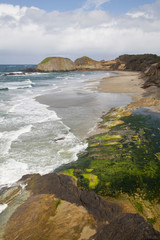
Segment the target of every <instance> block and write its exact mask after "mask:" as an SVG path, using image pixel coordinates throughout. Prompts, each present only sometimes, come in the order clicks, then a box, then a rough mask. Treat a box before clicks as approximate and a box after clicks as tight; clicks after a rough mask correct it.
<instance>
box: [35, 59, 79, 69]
mask: <svg viewBox="0 0 160 240" xmlns="http://www.w3.org/2000/svg"><path fill="white" fill-rule="evenodd" d="M36 69H37V70H38V71H42V72H58V71H73V70H75V65H74V63H73V62H72V61H71V60H70V59H69V58H62V57H49V58H46V59H44V60H43V61H42V62H41V63H40V64H38V66H37V68H36Z"/></svg>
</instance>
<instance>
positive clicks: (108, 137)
mask: <svg viewBox="0 0 160 240" xmlns="http://www.w3.org/2000/svg"><path fill="white" fill-rule="evenodd" d="M121 138H122V136H121V135H109V134H99V135H98V136H96V140H102V141H109V140H112V139H121Z"/></svg>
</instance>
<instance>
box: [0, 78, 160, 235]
mask: <svg viewBox="0 0 160 240" xmlns="http://www.w3.org/2000/svg"><path fill="white" fill-rule="evenodd" d="M124 76H125V77H124ZM131 77H133V75H131V76H130V75H129V74H128V75H127V73H126V75H125V74H123V73H122V74H121V75H120V76H115V77H109V78H104V79H101V80H100V82H99V85H98V88H97V91H102V92H104V91H105V92H106V93H107V90H108V88H107V86H109V87H110V89H111V90H112V91H116V89H115V87H114V86H115V84H117V85H116V86H117V87H118V86H119V92H118V93H123V91H124V89H123V87H122V86H123V84H124V82H126V85H127V84H128V85H127V86H128V88H129V87H131V86H132V89H131V91H134V92H130V93H128V94H133V95H132V96H133V99H134V98H135V99H136V98H140V97H141V99H140V100H138V101H135V102H133V101H131V103H130V104H126V105H125V106H123V107H122V106H120V107H116V108H112V109H110V110H109V111H108V113H105V115H104V116H101V119H102V122H101V123H100V124H99V123H97V129H103V130H104V134H100V135H98V136H97V135H95V134H97V132H96V133H93V134H92V137H91V138H89V139H87V141H88V148H87V149H86V151H85V152H84V153H82V154H81V155H79V157H78V160H77V161H76V162H71V163H70V164H69V165H68V166H67V165H64V166H62V165H61V166H62V169H61V170H59V171H57V173H48V174H46V175H43V176H40V175H39V174H31V175H30V174H28V175H25V176H23V177H22V178H21V179H20V180H19V181H18V182H17V185H14V186H12V187H11V188H10V189H9V190H7V189H4V191H2V197H1V203H8V207H7V208H6V210H5V211H3V213H2V215H1V216H0V220H1V218H2V220H1V221H2V224H3V225H2V226H3V229H4V230H5V236H8V235H9V234H10V233H11V234H12V235H13V233H14V236H17V235H18V234H23V236H24V234H26V235H25V236H26V238H27V237H28V229H29V230H30V229H32V224H33V226H35V225H36V227H37V226H39V227H38V229H42V233H45V231H46V228H45V224H43V225H40V223H41V222H40V221H39V219H45V221H44V223H47V228H48V227H49V229H50V232H53V235H55V236H56V234H57V233H58V234H59V230H58V232H56V231H55V230H54V228H53V224H55V223H56V224H55V226H58V228H59V229H60V233H61V232H63V229H64V233H63V234H61V236H62V235H64V234H66V232H70V229H71V231H72V233H73V229H75V224H77V225H76V226H79V224H80V223H81V222H82V224H83V226H82V229H83V228H84V229H85V231H84V232H83V231H82V232H83V233H84V234H85V236H86V226H87V233H88V234H90V235H89V236H88V238H87V239H89V237H91V236H93V235H94V234H95V233H96V234H99V229H98V228H97V225H98V226H100V227H103V228H102V229H105V228H107V227H108V228H109V230H110V229H111V230H112V231H113V232H117V231H118V229H117V227H116V228H113V227H114V222H115V221H118V224H121V225H120V226H123V228H124V227H125V228H124V233H125V232H127V231H129V230H128V229H129V228H128V226H127V222H129V223H130V224H131V225H132V228H133V229H135V230H134V231H139V232H140V233H141V231H143V232H146V229H147V234H148V232H151V233H152V236H153V237H155V236H158V237H157V238H155V239H159V236H160V233H159V232H156V231H155V230H154V228H153V226H152V225H151V224H150V223H152V224H153V225H154V227H155V229H156V230H158V231H159V230H160V228H159V226H160V225H159V224H160V218H159V211H158V213H156V211H157V209H158V208H159V205H156V204H153V205H151V203H150V202H149V200H148V199H147V200H144V199H143V197H142V198H141V196H140V197H139V196H138V194H139V192H138V193H137V192H136V189H133V190H135V194H136V195H135V196H136V197H135V196H134V195H133V196H132V195H127V194H128V188H127V186H128V184H127V182H126V179H128V175H127V174H130V171H131V174H130V175H129V177H130V178H131V179H132V174H135V177H136V176H137V175H136V173H137V169H136V167H135V166H136V162H135V164H133V163H132V161H130V159H131V158H130V156H131V157H132V156H135V155H134V154H135V153H137V151H139V154H138V155H136V158H137V159H139V161H140V163H141V160H142V159H141V156H140V153H141V150H144V149H143V147H144V146H145V145H146V140H148V141H149V140H150V139H151V137H149V138H148V139H145V134H146V130H147V129H146V128H145V126H144V129H143V131H142V128H140V130H139V131H135V130H134V128H133V129H132V128H131V124H135V126H138V128H137V129H139V124H142V119H139V122H138V120H137V119H135V120H134V121H133V119H132V122H131V123H130V121H129V124H128V123H127V122H125V121H124V119H123V117H127V118H128V120H129V119H130V118H132V110H136V109H140V108H141V107H150V106H157V105H158V106H159V102H158V101H157V100H155V99H152V98H145V97H142V96H143V93H145V92H146V91H144V90H143V89H142V90H143V91H141V88H140V86H141V85H140V84H139V83H140V82H139V81H140V80H139V78H138V73H137V74H135V75H134V77H135V78H134V79H135V80H133V81H132V79H131ZM112 81H113V82H112ZM96 82H97V80H96ZM122 82H123V84H121V83H122ZM101 84H102V85H103V86H102V85H101ZM126 89H127V87H126ZM138 89H139V90H138ZM111 90H110V91H111ZM135 90H136V92H135ZM105 92H104V93H105ZM113 93H115V92H113ZM126 94H127V93H126ZM137 123H138V125H137ZM98 124H99V126H98ZM147 124H148V123H147ZM123 125H124V126H123ZM146 126H148V125H146ZM98 127H99V128H98ZM100 127H102V128H100ZM142 127H143V126H142ZM129 128H130V129H129ZM144 130H145V131H144ZM98 133H99V132H98ZM93 135H94V136H93ZM152 138H153V136H152ZM157 138H158V135H157ZM153 140H154V141H155V143H156V141H157V139H156V138H155V139H153ZM130 143H132V144H134V146H132V144H130ZM151 144H152V142H148V145H146V149H145V154H147V153H148V151H149V150H150V146H151ZM147 146H149V147H147ZM139 149H140V150H139ZM151 152H152V148H151ZM120 154H121V156H122V158H121V156H120ZM146 156H147V155H146ZM142 157H143V156H142ZM152 157H154V158H155V157H156V154H153V156H152ZM152 157H151V163H152ZM157 157H159V155H158V153H157ZM144 159H145V158H144ZM133 162H134V161H133ZM78 164H79V165H78ZM113 164H114V165H113ZM127 164H128V165H127ZM134 165H135V166H134ZM128 166H129V167H128ZM63 167H64V169H63ZM153 167H154V165H153ZM134 168H135V169H134ZM137 168H138V165H137ZM108 169H109V170H108ZM119 169H120V170H121V171H120V170H119ZM132 169H133V170H134V171H132ZM124 170H125V171H124ZM151 170H152V169H151ZM155 170H156V167H155ZM116 171H117V172H116ZM146 171H147V169H146ZM107 172H108V173H109V174H108V176H107ZM114 173H115V174H114ZM120 173H123V175H124V184H123V182H121V178H120V179H119V178H118V176H119V174H120ZM142 173H143V172H142ZM110 175H111V177H110ZM123 175H122V177H123ZM133 176H134V175H133ZM142 176H143V175H142ZM112 178H113V180H114V178H115V182H114V181H113V182H112ZM116 179H117V180H116ZM133 180H134V179H133ZM117 182H118V185H120V192H121V194H122V193H123V191H124V195H123V194H122V196H120V198H119V197H114V196H116V195H114V194H115V192H114V188H113V189H112V185H111V184H113V186H114V187H115V189H116V190H115V191H119V189H117V188H116V187H117ZM53 183H54V184H53ZM114 183H115V185H114ZM129 183H130V182H129ZM121 187H123V191H121ZM130 187H131V186H129V189H130ZM151 187H152V186H151ZM112 190H113V193H112ZM142 190H143V188H142ZM107 191H108V193H109V195H110V193H111V194H113V196H112V195H110V196H108V195H107ZM125 191H126V192H125ZM133 192H134V191H133ZM129 193H130V192H129ZM117 196H118V195H117ZM14 199H15V200H14ZM15 202H16V206H15ZM17 202H18V203H17ZM19 202H20V203H19ZM148 206H149V207H148ZM3 207H4V204H3ZM51 209H52V211H51ZM95 209H96V210H95ZM10 212H12V213H13V215H12V217H11V216H10V214H9V213H10ZM87 214H89V216H88V215H87ZM35 215H36V216H38V217H37V219H36V221H35V220H34V221H33V219H34V218H35ZM140 215H141V216H140ZM17 216H18V220H19V219H20V220H19V221H17ZM68 216H70V218H71V220H73V221H74V224H73V222H72V221H71V220H70V222H71V224H70V225H69V227H68V225H66V221H67V220H68ZM77 216H78V217H79V218H77ZM80 216H82V217H83V218H82V219H81V218H80ZM84 216H85V217H86V216H87V217H86V218H85V219H86V220H85V221H86V222H85V224H84ZM5 219H7V221H6V222H5ZM57 219H58V221H57ZM123 219H125V221H124V222H123V221H122V220H123ZM132 219H134V221H133V222H132ZM144 219H145V220H144ZM146 220H147V221H146ZM49 221H50V222H51V223H52V224H50V225H49V224H48V222H49ZM19 222H24V225H23V226H22V227H21V226H20V228H19ZM33 222H34V223H33ZM28 223H31V224H28ZM64 223H65V224H64ZM112 224H113V226H112ZM142 224H143V226H144V225H145V228H144V229H141V227H139V226H141V225H142ZM73 225H74V228H73ZM6 226H7V227H6ZM17 226H18V227H17ZM26 226H27V227H26ZM42 226H44V227H42ZM62 226H65V227H62ZM6 229H7V231H6ZM8 229H9V230H8ZM17 229H18V230H17ZM22 229H23V232H22ZM35 229H36V232H34V231H33V234H37V228H35ZM76 229H77V228H76ZM54 231H55V232H54ZM1 232H2V234H4V231H2V230H1V231H0V237H1ZM42 233H41V232H40V233H39V232H38V234H39V236H41V235H42ZM101 233H102V231H101ZM129 234H130V236H132V232H131V233H129ZM141 235H142V234H141ZM21 236H22V235H20V238H18V239H22V237H21ZM36 236H37V235H36ZM128 236H129V235H128ZM59 239H61V238H59ZM77 239H78V238H77ZM98 239H99V238H98Z"/></svg>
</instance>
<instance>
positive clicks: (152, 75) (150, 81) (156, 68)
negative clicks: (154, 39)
mask: <svg viewBox="0 0 160 240" xmlns="http://www.w3.org/2000/svg"><path fill="white" fill-rule="evenodd" d="M142 76H143V77H144V78H146V82H145V83H144V85H143V87H144V88H147V87H150V86H153V85H157V86H159V87H160V63H155V64H152V65H151V66H150V67H149V68H147V70H146V71H145V72H144V73H143V74H142Z"/></svg>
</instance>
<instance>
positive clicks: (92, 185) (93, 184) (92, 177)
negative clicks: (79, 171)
mask: <svg viewBox="0 0 160 240" xmlns="http://www.w3.org/2000/svg"><path fill="white" fill-rule="evenodd" d="M83 177H84V178H86V179H88V180H89V188H90V189H95V187H96V186H97V185H98V182H99V180H98V177H97V176H96V175H93V174H91V173H90V174H88V173H84V174H83Z"/></svg>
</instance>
